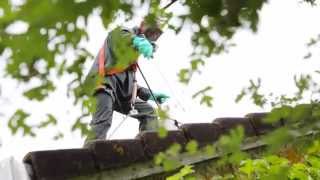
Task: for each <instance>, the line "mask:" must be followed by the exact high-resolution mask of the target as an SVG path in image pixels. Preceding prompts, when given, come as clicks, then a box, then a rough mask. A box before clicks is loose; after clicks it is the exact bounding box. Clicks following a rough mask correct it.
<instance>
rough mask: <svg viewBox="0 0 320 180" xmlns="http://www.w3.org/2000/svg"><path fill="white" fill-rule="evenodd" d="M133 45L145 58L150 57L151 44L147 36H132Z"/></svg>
mask: <svg viewBox="0 0 320 180" xmlns="http://www.w3.org/2000/svg"><path fill="white" fill-rule="evenodd" d="M133 47H134V48H136V49H137V50H138V51H139V53H140V54H142V55H143V56H144V57H145V58H148V59H150V58H152V55H153V46H152V44H151V43H150V42H149V41H148V39H147V38H145V37H142V36H134V37H133Z"/></svg>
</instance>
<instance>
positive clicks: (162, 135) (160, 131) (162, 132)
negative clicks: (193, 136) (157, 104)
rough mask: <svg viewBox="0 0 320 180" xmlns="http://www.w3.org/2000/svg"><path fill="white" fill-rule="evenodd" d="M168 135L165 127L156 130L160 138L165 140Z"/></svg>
mask: <svg viewBox="0 0 320 180" xmlns="http://www.w3.org/2000/svg"><path fill="white" fill-rule="evenodd" d="M167 135H168V131H167V129H166V128H165V127H163V126H161V127H159V128H158V136H159V137H160V138H165V137H167Z"/></svg>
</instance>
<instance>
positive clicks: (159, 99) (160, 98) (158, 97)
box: [149, 93, 170, 104]
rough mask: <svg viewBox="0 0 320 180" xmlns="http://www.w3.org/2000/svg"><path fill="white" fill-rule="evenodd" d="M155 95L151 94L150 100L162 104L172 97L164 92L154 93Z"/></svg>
mask: <svg viewBox="0 0 320 180" xmlns="http://www.w3.org/2000/svg"><path fill="white" fill-rule="evenodd" d="M153 95H154V97H153V96H152V95H151V96H150V97H149V100H152V101H157V102H158V103H160V104H162V103H164V102H165V101H166V100H167V99H169V98H170V96H168V95H166V94H164V93H153Z"/></svg>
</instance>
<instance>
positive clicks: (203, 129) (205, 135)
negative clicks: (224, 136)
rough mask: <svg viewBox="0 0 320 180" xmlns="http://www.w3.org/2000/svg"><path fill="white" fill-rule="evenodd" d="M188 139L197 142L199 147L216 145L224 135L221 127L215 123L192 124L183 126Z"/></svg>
mask: <svg viewBox="0 0 320 180" xmlns="http://www.w3.org/2000/svg"><path fill="white" fill-rule="evenodd" d="M181 128H182V130H183V131H184V133H185V136H186V138H187V139H188V140H189V141H190V140H196V141H197V142H198V145H199V147H203V146H205V145H207V144H212V143H214V142H215V141H216V140H217V139H218V138H219V136H220V134H221V133H222V131H221V129H220V127H219V126H218V125H217V124H213V123H192V124H183V125H182V126H181Z"/></svg>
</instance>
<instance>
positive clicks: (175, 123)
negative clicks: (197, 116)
mask: <svg viewBox="0 0 320 180" xmlns="http://www.w3.org/2000/svg"><path fill="white" fill-rule="evenodd" d="M137 67H138V70H139V72H140V74H141V76H142V78H143V80H144V82H145V83H146V84H147V87H148V89H149V91H150V94H151V96H152V97H153V99H154V100H155V101H154V102H155V103H156V105H157V106H158V108H159V109H162V108H161V105H160V104H159V102H158V101H157V100H156V98H155V96H154V94H153V92H152V90H151V88H150V85H149V83H148V81H147V79H146V77H145V76H144V74H143V72H142V70H141V68H140V66H139V64H137ZM168 119H169V120H171V121H173V122H174V125H175V126H176V127H177V128H178V129H180V126H179V124H182V123H181V122H179V121H178V120H176V119H173V118H170V117H168Z"/></svg>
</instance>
